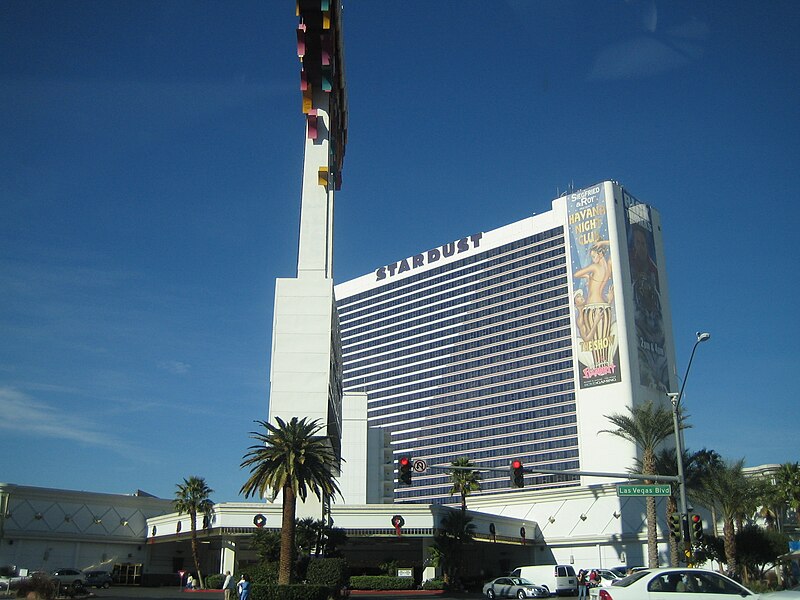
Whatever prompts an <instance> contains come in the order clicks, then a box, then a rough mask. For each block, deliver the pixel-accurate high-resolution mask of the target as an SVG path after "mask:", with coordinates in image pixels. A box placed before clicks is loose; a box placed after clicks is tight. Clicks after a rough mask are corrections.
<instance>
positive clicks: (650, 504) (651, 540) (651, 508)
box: [645, 496, 658, 569]
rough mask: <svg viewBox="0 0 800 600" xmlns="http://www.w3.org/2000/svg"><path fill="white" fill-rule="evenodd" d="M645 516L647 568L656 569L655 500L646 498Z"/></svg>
mask: <svg viewBox="0 0 800 600" xmlns="http://www.w3.org/2000/svg"><path fill="white" fill-rule="evenodd" d="M645 507H646V511H645V514H646V515H647V566H648V567H650V568H651V569H656V568H658V519H657V517H656V499H655V497H654V496H647V499H646V502H645Z"/></svg>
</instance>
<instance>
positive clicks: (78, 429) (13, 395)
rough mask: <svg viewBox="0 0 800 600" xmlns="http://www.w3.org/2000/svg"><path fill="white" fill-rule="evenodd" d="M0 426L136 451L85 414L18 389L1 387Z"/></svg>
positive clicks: (55, 437)
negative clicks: (65, 410) (63, 408)
mask: <svg viewBox="0 0 800 600" xmlns="http://www.w3.org/2000/svg"><path fill="white" fill-rule="evenodd" d="M0 415H2V418H1V419H0V429H6V430H10V431H15V432H24V433H25V435H26V436H39V437H45V438H51V439H61V440H68V441H71V442H79V443H81V444H85V445H88V446H99V447H103V448H106V449H109V450H113V451H116V452H118V453H120V454H129V453H131V451H133V450H135V449H134V448H133V447H132V446H131V445H130V444H128V443H126V442H124V441H122V440H120V439H117V438H115V437H113V436H110V435H108V434H107V433H104V432H102V431H101V429H103V428H102V427H101V426H99V425H98V426H96V427H95V426H94V424H93V423H92V421H91V420H90V419H87V417H86V415H85V414H80V415H77V414H76V415H73V414H69V413H66V412H64V411H62V410H60V409H58V408H55V407H53V406H51V405H49V404H47V403H45V402H41V401H38V400H36V399H35V398H33V397H31V396H29V395H28V394H25V393H23V392H21V391H19V390H17V389H15V388H12V387H8V386H2V387H0Z"/></svg>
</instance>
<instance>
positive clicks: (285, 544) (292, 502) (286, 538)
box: [278, 485, 297, 585]
mask: <svg viewBox="0 0 800 600" xmlns="http://www.w3.org/2000/svg"><path fill="white" fill-rule="evenodd" d="M296 510H297V497H296V496H295V494H294V490H293V489H292V487H291V486H289V485H285V486H283V517H282V519H283V520H282V522H281V561H280V566H279V568H278V584H279V585H289V584H290V583H292V567H293V566H294V521H295V513H296Z"/></svg>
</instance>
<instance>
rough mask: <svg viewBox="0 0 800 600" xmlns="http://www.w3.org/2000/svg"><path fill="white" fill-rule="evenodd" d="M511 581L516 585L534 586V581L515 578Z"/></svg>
mask: <svg viewBox="0 0 800 600" xmlns="http://www.w3.org/2000/svg"><path fill="white" fill-rule="evenodd" d="M511 581H513V582H514V585H533V582H532V581H530V580H528V579H525V578H523V577H514V578H513V579H512V580H511Z"/></svg>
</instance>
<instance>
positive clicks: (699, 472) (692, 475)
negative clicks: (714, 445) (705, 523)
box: [683, 448, 723, 537]
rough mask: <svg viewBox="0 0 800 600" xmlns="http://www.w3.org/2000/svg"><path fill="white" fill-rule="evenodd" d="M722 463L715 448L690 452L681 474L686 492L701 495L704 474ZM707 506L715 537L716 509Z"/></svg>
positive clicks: (690, 494)
mask: <svg viewBox="0 0 800 600" xmlns="http://www.w3.org/2000/svg"><path fill="white" fill-rule="evenodd" d="M722 464H723V461H722V457H721V456H720V455H719V453H718V452H717V451H716V450H707V449H706V448H702V449H701V450H698V451H697V452H694V453H692V455H691V456H690V457H689V460H688V461H687V462H685V463H684V470H683V476H684V479H685V480H686V493H687V494H688V495H689V496H692V497H696V496H698V495H702V490H703V481H705V478H706V476H707V475H708V474H709V473H710V472H711V471H713V470H714V469H717V468H719V467H720V466H721V465H722ZM709 508H710V509H711V525H712V530H713V533H714V537H717V509H716V508H715V507H714V506H711V507H709Z"/></svg>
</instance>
